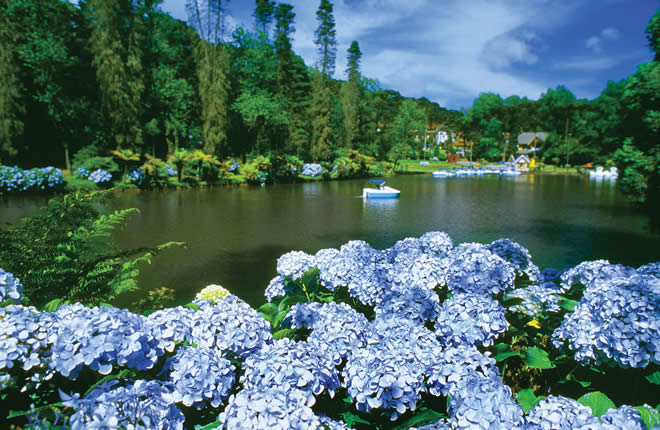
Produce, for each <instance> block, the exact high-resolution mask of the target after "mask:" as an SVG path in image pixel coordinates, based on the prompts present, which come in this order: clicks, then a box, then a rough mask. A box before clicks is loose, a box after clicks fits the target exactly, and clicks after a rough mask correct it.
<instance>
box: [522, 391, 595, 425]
mask: <svg viewBox="0 0 660 430" xmlns="http://www.w3.org/2000/svg"><path fill="white" fill-rule="evenodd" d="M598 422H599V421H598V418H596V417H594V416H593V414H592V413H591V408H589V407H587V406H583V405H581V404H580V403H578V402H577V401H576V400H573V399H568V398H566V397H563V396H548V397H547V398H545V399H543V400H541V401H540V402H539V403H538V404H537V405H536V406H534V407H533V408H532V409H531V410H530V411H529V413H528V414H527V428H540V429H548V430H550V429H553V430H554V429H557V430H560V429H577V428H581V427H583V426H587V425H596V424H598Z"/></svg>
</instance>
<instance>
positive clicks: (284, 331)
mask: <svg viewBox="0 0 660 430" xmlns="http://www.w3.org/2000/svg"><path fill="white" fill-rule="evenodd" d="M293 333H294V330H291V329H288V328H284V329H282V330H277V331H276V332H275V333H273V339H284V338H285V337H289V336H290V335H292V334H293Z"/></svg>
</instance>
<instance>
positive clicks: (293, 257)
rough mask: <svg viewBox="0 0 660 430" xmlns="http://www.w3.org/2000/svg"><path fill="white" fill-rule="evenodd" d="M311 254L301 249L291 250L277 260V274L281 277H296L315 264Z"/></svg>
mask: <svg viewBox="0 0 660 430" xmlns="http://www.w3.org/2000/svg"><path fill="white" fill-rule="evenodd" d="M315 263H316V260H315V259H314V256H313V255H309V254H307V253H305V252H302V251H291V252H287V253H286V254H284V255H282V256H281V257H280V258H279V259H278V260H277V274H278V275H279V276H281V277H282V279H298V278H300V277H301V276H302V275H304V274H305V272H307V271H308V270H309V269H311V268H313V267H314V266H315Z"/></svg>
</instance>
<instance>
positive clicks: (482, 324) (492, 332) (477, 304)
mask: <svg viewBox="0 0 660 430" xmlns="http://www.w3.org/2000/svg"><path fill="white" fill-rule="evenodd" d="M505 315H506V310H505V309H504V308H503V307H502V305H500V304H499V302H498V301H496V300H493V299H491V298H490V297H488V296H475V295H471V294H464V293H460V294H454V295H453V296H451V297H450V298H449V299H448V300H447V301H445V302H444V303H443V304H442V307H441V308H440V312H439V314H438V318H437V320H436V322H435V333H436V334H437V335H438V338H439V339H440V342H441V343H442V344H443V345H447V346H458V345H482V346H490V345H492V344H493V340H495V339H496V338H497V337H498V336H499V335H501V334H502V333H504V332H505V331H506V330H507V329H508V328H509V323H508V322H507V320H506V317H505Z"/></svg>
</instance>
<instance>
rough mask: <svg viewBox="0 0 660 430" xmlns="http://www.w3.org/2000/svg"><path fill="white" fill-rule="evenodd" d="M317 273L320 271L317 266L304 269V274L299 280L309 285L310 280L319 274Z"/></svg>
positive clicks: (312, 280)
mask: <svg viewBox="0 0 660 430" xmlns="http://www.w3.org/2000/svg"><path fill="white" fill-rule="evenodd" d="M319 273H321V271H320V270H319V269H318V268H316V267H312V268H311V269H309V270H308V271H306V272H305V274H304V275H302V277H301V278H300V282H301V283H302V284H303V285H307V286H310V285H311V284H312V282H314V280H315V279H316V278H317V277H318V276H319Z"/></svg>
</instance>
